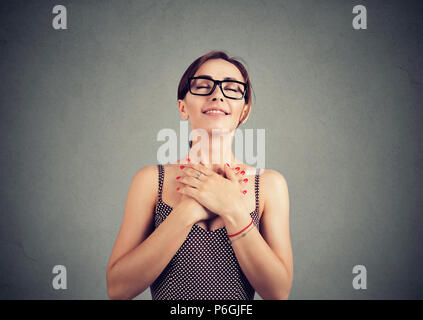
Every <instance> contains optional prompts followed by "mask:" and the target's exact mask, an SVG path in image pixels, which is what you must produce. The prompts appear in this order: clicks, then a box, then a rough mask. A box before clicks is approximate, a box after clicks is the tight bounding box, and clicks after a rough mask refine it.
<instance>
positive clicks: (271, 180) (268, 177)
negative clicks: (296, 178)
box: [260, 169, 288, 189]
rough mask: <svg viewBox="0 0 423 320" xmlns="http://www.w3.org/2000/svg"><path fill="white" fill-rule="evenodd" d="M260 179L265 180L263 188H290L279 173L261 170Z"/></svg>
mask: <svg viewBox="0 0 423 320" xmlns="http://www.w3.org/2000/svg"><path fill="white" fill-rule="evenodd" d="M260 178H261V179H262V180H263V183H262V184H263V186H264V187H269V188H275V187H276V188H278V189H284V188H288V183H287V182H286V179H285V177H284V176H283V175H282V174H281V173H280V172H278V171H276V170H272V169H260Z"/></svg>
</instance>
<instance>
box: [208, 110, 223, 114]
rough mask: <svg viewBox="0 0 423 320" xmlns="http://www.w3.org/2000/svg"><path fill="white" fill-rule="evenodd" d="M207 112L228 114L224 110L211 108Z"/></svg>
mask: <svg viewBox="0 0 423 320" xmlns="http://www.w3.org/2000/svg"><path fill="white" fill-rule="evenodd" d="M205 113H206V114H207V113H220V114H226V113H224V112H223V111H220V110H209V111H206V112H205Z"/></svg>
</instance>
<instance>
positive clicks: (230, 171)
mask: <svg viewBox="0 0 423 320" xmlns="http://www.w3.org/2000/svg"><path fill="white" fill-rule="evenodd" d="M224 167H225V175H226V177H227V178H228V179H230V180H232V181H238V178H237V176H236V174H235V172H234V171H233V169H232V168H231V167H230V166H229V164H225V166H224Z"/></svg>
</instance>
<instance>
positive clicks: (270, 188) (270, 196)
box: [260, 169, 289, 209]
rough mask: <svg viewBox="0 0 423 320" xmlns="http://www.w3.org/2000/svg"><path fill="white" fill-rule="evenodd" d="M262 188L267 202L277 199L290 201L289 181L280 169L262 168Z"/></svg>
mask: <svg viewBox="0 0 423 320" xmlns="http://www.w3.org/2000/svg"><path fill="white" fill-rule="evenodd" d="M260 180H261V182H260V188H261V190H262V191H263V197H264V199H265V209H266V203H267V204H269V202H272V201H273V200H275V199H278V200H282V201H284V202H286V203H289V193H288V183H287V181H286V179H285V177H284V176H283V175H282V174H281V173H280V172H278V171H276V170H272V169H261V170H260Z"/></svg>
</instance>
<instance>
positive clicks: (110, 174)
mask: <svg viewBox="0 0 423 320" xmlns="http://www.w3.org/2000/svg"><path fill="white" fill-rule="evenodd" d="M56 4H64V5H66V7H67V10H68V29H67V30H62V31H59V30H54V29H53V28H52V24H51V22H52V18H53V14H52V12H51V11H52V8H53V6H54V5H56ZM356 4H363V5H366V7H367V14H368V29H367V30H354V29H353V28H352V24H351V22H352V19H353V14H352V7H353V6H354V5H356ZM0 6H1V11H0V12H1V13H0V15H1V16H0V18H1V19H0V25H1V28H0V45H1V51H0V68H1V69H0V76H1V85H0V105H1V127H0V128H1V129H0V130H1V132H0V133H1V137H2V139H1V149H0V150H1V151H0V155H1V157H0V161H1V171H0V172H1V188H2V189H1V194H0V197H1V198H0V201H1V233H0V237H1V238H0V255H1V264H0V266H1V269H0V298H3V299H107V292H106V279H105V274H106V264H107V261H108V258H109V256H110V253H111V250H112V246H113V244H114V241H115V238H116V236H117V233H118V231H119V228H120V224H121V221H122V216H123V210H124V205H125V200H126V195H127V191H128V187H129V183H130V181H131V178H132V177H133V175H134V173H135V172H136V171H137V170H138V169H140V168H141V167H143V166H146V165H152V164H155V163H157V160H156V151H157V149H158V147H159V146H160V145H161V144H162V142H158V141H157V140H156V135H157V133H158V131H159V130H160V129H162V128H173V129H175V130H177V131H179V120H180V118H179V114H178V112H177V103H176V89H177V85H178V81H179V79H180V77H181V76H182V73H183V72H184V71H185V69H186V68H187V67H188V65H189V64H190V63H191V62H192V61H193V60H194V59H196V58H197V57H199V56H200V55H202V54H204V53H206V52H208V51H210V50H214V49H217V50H219V49H222V50H225V51H227V52H228V53H229V54H231V55H233V56H239V57H242V58H243V59H244V60H245V61H246V62H247V68H248V70H249V72H250V75H251V79H252V83H253V88H254V93H255V96H256V100H255V102H256V103H255V105H254V106H253V111H252V114H251V116H250V119H249V121H248V122H247V124H246V125H244V127H243V128H244V129H246V128H254V129H257V128H265V129H266V168H269V169H274V170H277V171H279V172H280V173H282V174H283V175H284V177H285V178H286V180H287V182H288V187H289V193H290V204H291V210H290V215H291V240H292V246H293V253H294V282H293V287H292V291H291V295H290V299H393V298H397V299H415V298H419V299H421V298H423V283H422V278H423V271H422V270H423V264H422V259H423V254H422V249H421V243H422V236H421V234H420V233H419V232H420V231H421V230H422V224H423V223H422V216H421V208H422V200H421V197H419V196H421V194H422V182H421V181H422V178H423V177H422V159H423V158H422V130H421V129H420V128H419V122H421V120H422V111H421V110H420V109H421V101H422V96H423V95H422V70H423V68H422V67H423V63H422V59H421V54H422V44H423V42H422V26H423V23H422V21H423V20H422V4H417V3H414V2H411V1H410V2H407V1H405V2H401V1H383V2H382V1H351V2H350V1H335V0H334V1H305V0H303V1H298V0H295V1H294V0H292V1H219V0H216V1H180V0H178V1H149V2H147V1H135V0H133V1H74V0H69V1H64V2H57V1H14V0H13V1H12V0H11V1H2V2H1V5H0ZM58 264H63V265H65V266H66V267H67V272H68V274H67V275H68V289H67V290H58V291H56V290H54V289H53V288H52V285H51V281H52V278H53V276H54V275H53V274H52V268H53V266H54V265H58ZM359 264H360V265H364V266H366V268H367V290H354V288H353V287H352V279H353V277H354V275H353V274H352V269H353V267H354V266H355V265H359ZM137 299H151V295H150V292H149V291H148V290H147V291H145V292H144V293H143V294H141V295H139V296H138V297H137ZM256 299H260V297H259V296H258V295H256Z"/></svg>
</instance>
